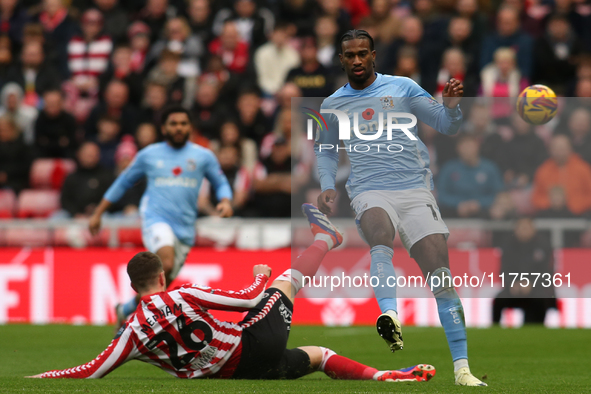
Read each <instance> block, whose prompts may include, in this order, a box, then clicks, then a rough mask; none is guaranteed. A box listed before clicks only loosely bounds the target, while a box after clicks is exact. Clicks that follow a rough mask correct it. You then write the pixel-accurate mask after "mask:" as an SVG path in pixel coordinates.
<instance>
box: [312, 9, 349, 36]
mask: <svg viewBox="0 0 591 394" xmlns="http://www.w3.org/2000/svg"><path fill="white" fill-rule="evenodd" d="M318 4H319V5H320V10H319V11H320V15H322V16H328V17H330V18H332V19H333V20H334V21H335V22H336V23H337V26H338V34H337V35H338V37H341V36H342V35H343V34H345V32H346V31H347V30H351V29H352V28H353V25H352V24H351V15H349V13H348V12H347V11H346V10H345V8H344V7H343V1H342V0H318Z"/></svg>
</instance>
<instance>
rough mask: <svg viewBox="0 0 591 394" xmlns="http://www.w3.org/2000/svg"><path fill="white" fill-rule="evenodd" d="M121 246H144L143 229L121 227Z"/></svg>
mask: <svg viewBox="0 0 591 394" xmlns="http://www.w3.org/2000/svg"><path fill="white" fill-rule="evenodd" d="M118 235H119V246H128V247H129V246H144V244H143V243H142V230H141V229H139V228H120V229H119V234H118Z"/></svg>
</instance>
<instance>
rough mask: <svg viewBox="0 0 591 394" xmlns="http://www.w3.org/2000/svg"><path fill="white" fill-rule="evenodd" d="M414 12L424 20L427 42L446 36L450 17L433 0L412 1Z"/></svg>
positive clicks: (424, 35) (424, 36)
mask: <svg viewBox="0 0 591 394" xmlns="http://www.w3.org/2000/svg"><path fill="white" fill-rule="evenodd" d="M412 6H413V9H414V14H415V15H416V16H417V17H418V18H419V19H420V20H421V21H422V22H423V29H424V34H423V38H424V40H425V41H426V42H431V41H440V40H441V38H442V37H444V36H445V31H446V30H447V26H448V24H449V18H448V17H447V16H446V15H444V14H443V13H442V12H441V7H439V9H436V7H435V3H434V1H433V0H416V1H414V2H413V3H412Z"/></svg>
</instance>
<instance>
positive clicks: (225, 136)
mask: <svg viewBox="0 0 591 394" xmlns="http://www.w3.org/2000/svg"><path fill="white" fill-rule="evenodd" d="M225 146H234V147H236V148H237V149H238V156H239V157H240V166H241V167H244V168H245V169H246V170H247V171H248V173H249V174H252V172H253V171H254V167H255V165H256V163H257V159H258V151H257V145H256V143H255V142H254V141H253V140H251V139H250V138H245V137H242V136H241V135H240V128H239V127H238V124H237V123H236V122H235V121H233V120H229V121H226V122H224V123H223V124H222V127H221V128H220V138H219V140H213V141H211V144H210V148H211V150H212V151H214V152H215V153H216V154H217V153H218V152H219V150H220V149H221V148H223V147H225ZM234 212H235V211H234Z"/></svg>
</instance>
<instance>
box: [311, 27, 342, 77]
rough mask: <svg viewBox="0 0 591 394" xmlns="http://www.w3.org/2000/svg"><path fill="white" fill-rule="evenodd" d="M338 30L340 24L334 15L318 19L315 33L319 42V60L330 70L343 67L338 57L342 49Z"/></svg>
mask: <svg viewBox="0 0 591 394" xmlns="http://www.w3.org/2000/svg"><path fill="white" fill-rule="evenodd" d="M338 32H339V26H338V25H337V23H336V21H335V20H334V19H333V18H332V17H330V16H321V17H319V18H318V19H316V23H315V24H314V33H315V35H316V40H317V41H316V42H317V43H318V61H319V62H320V63H322V65H323V66H324V67H326V68H327V69H328V70H330V71H332V70H333V69H335V68H336V69H337V70H340V67H341V66H340V63H339V57H338V53H339V51H340V48H338V44H339V38H340V36H337V34H338Z"/></svg>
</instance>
